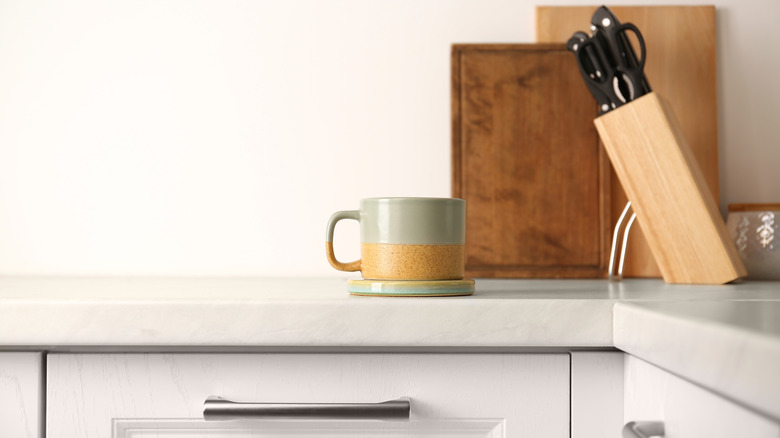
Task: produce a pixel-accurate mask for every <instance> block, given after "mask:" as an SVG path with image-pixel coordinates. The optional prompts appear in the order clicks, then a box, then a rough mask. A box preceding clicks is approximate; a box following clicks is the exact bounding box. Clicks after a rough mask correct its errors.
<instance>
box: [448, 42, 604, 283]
mask: <svg viewBox="0 0 780 438" xmlns="http://www.w3.org/2000/svg"><path fill="white" fill-rule="evenodd" d="M597 115H598V111H597V109H596V107H595V105H593V99H592V97H591V96H590V94H589V92H588V91H587V89H586V87H585V86H584V85H583V83H582V78H581V77H580V75H579V71H578V69H577V64H576V61H575V59H574V57H573V56H572V55H571V53H569V52H568V51H566V49H565V47H564V45H563V44H505V45H478V44H474V45H468V44H466V45H454V46H453V47H452V160H453V162H452V172H453V173H452V194H453V196H454V197H460V198H464V199H466V200H467V213H466V215H467V220H466V227H467V228H466V276H468V277H514V278H600V277H604V276H605V275H606V264H607V262H608V241H609V238H608V236H607V234H608V232H609V231H608V230H609V211H608V208H609V173H608V160H607V158H606V154H605V153H604V151H603V148H601V147H600V146H599V140H598V134H597V133H596V132H595V130H594V129H593V123H592V121H593V119H594V118H595V117H596V116H597Z"/></svg>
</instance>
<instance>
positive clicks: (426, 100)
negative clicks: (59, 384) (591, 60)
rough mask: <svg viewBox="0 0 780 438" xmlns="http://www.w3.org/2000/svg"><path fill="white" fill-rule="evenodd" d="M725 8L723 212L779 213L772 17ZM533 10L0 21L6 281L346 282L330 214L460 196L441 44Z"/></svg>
mask: <svg viewBox="0 0 780 438" xmlns="http://www.w3.org/2000/svg"><path fill="white" fill-rule="evenodd" d="M694 3H695V4H711V3H713V1H705V2H698V1H695V2H694V1H685V2H679V1H674V0H664V1H663V2H662V4H694ZM714 3H715V4H716V6H717V7H718V12H717V13H718V26H719V27H718V32H719V40H718V56H719V60H718V64H719V71H718V74H719V98H720V129H721V132H720V140H721V144H720V160H721V161H720V165H721V193H722V197H721V203H722V205H724V206H725V205H726V204H727V203H730V202H779V201H780V172H779V171H778V170H780V49H778V48H779V47H780V32H778V30H777V23H778V21H780V1H777V0H718V1H715V2H714ZM536 4H538V3H537V2H535V1H532V0H397V1H389V0H384V1H369V0H330V1H320V0H296V1H281V0H280V1H240V0H239V1H217V0H213V1H197V0H195V1H192V0H168V1H151V0H146V1H144V0H141V1H136V0H123V1H118V0H107V1H98V0H94V1H90V0H72V1H63V2H57V1H22V0H18V1H0V274H75V275H81V274H153V275H340V274H339V273H338V272H336V271H334V270H332V269H331V268H330V266H329V265H328V264H327V262H326V261H325V256H324V228H325V223H326V220H327V219H328V217H329V216H330V214H331V213H332V212H334V211H336V210H342V209H353V208H356V207H357V204H358V200H359V199H360V198H362V197H371V196H449V193H450V106H449V105H450V103H449V84H450V70H449V56H450V45H451V44H452V43H455V42H533V40H534V34H535V29H534V6H535V5H536ZM543 4H562V5H563V4H594V2H591V1H579V0H566V1H560V2H559V1H546V2H543ZM621 4H652V2H651V1H649V0H645V1H624V2H621ZM583 27H585V26H584V25H583ZM573 30H576V29H573ZM682 43H684V42H681V44H682ZM336 240H337V243H336V248H337V252H338V254H339V256H340V258H343V259H349V258H357V255H358V252H359V251H358V247H357V245H358V244H357V227H356V226H353V225H340V226H339V229H338V232H337V236H336Z"/></svg>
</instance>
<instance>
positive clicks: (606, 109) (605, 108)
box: [601, 103, 609, 112]
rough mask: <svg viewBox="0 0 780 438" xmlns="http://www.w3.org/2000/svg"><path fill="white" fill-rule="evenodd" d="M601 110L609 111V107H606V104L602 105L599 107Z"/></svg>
mask: <svg viewBox="0 0 780 438" xmlns="http://www.w3.org/2000/svg"><path fill="white" fill-rule="evenodd" d="M601 110H602V111H604V112H607V111H609V105H607V104H606V103H605V104H604V105H601Z"/></svg>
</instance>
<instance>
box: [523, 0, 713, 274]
mask: <svg viewBox="0 0 780 438" xmlns="http://www.w3.org/2000/svg"><path fill="white" fill-rule="evenodd" d="M597 7H598V6H573V7H569V6H565V7H558V6H539V7H537V9H536V39H537V41H538V42H540V43H555V42H557V43H565V42H566V41H567V40H568V39H569V38H570V37H571V35H572V34H573V33H574V32H575V31H578V30H582V31H585V32H588V33H590V29H589V27H590V19H591V16H592V15H593V12H594V11H595V10H596V8H597ZM610 9H611V10H612V12H614V13H615V15H616V16H617V17H618V18H619V19H620V21H621V22H623V23H626V22H631V23H634V24H635V25H636V26H637V27H638V28H639V30H640V31H641V32H642V35H643V36H644V39H645V43H646V45H647V61H646V62H647V63H646V65H645V71H646V74H647V77H648V80H649V82H650V86H651V87H652V89H653V90H654V91H657V92H658V93H659V94H661V95H663V96H666V97H667V98H668V99H669V100H670V102H671V106H672V110H673V112H674V114H675V116H676V118H677V120H678V121H679V124H680V128H681V131H682V133H683V135H684V136H685V139H686V140H687V142H688V145H689V146H690V148H691V150H692V152H693V155H694V157H695V158H696V161H697V162H698V164H699V167H700V168H701V171H702V174H703V176H704V180H705V181H706V183H707V186H708V187H709V190H710V191H711V192H712V194H713V196H714V198H715V200H716V201H717V200H719V199H720V198H719V196H718V109H717V103H718V102H717V90H716V85H717V83H716V66H715V7H714V6H648V7H640V6H625V7H623V6H621V7H618V6H615V7H610ZM582 87H583V88H585V85H584V83H583V84H582ZM590 99H591V101H592V102H593V104H594V105H595V101H594V100H593V98H592V97H590ZM592 129H593V131H594V132H595V127H594V128H592ZM611 187H612V193H611V196H610V198H611V206H610V211H611V216H612V218H617V217H618V216H619V215H620V212H621V210H622V209H623V206H624V205H625V203H626V195H625V193H624V191H623V189H622V186H621V185H620V182H619V181H618V179H617V176H616V174H615V173H614V171H613V172H611ZM637 225H639V227H637ZM611 226H614V224H611ZM641 227H642V224H641V222H640V221H637V223H636V224H634V227H633V228H632V229H631V237H630V239H629V244H628V250H627V253H626V262H625V263H626V264H625V268H624V269H625V270H624V276H627V277H659V276H660V271H659V269H658V266H657V264H656V262H655V260H654V259H653V256H652V254H651V252H650V248H649V246H648V244H647V241H646V239H645V237H644V235H642V233H641V231H640V230H641ZM608 238H609V239H611V236H610V237H608Z"/></svg>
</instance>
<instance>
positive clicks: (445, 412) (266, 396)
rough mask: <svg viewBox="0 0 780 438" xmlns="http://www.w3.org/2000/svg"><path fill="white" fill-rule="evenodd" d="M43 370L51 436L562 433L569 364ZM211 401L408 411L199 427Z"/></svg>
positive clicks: (127, 362) (378, 360) (559, 358)
mask: <svg viewBox="0 0 780 438" xmlns="http://www.w3.org/2000/svg"><path fill="white" fill-rule="evenodd" d="M47 367H48V380H47V408H46V409H47V436H48V437H50V438H60V437H62V438H69V437H74V438H75V437H80V438H83V437H88V438H93V437H94V438H97V437H110V436H117V437H119V436H121V437H142V436H155V437H158V436H159V437H162V436H176V437H183V436H198V437H212V436H215V437H216V436H231V437H236V436H255V437H261V436H262V437H264V436H273V435H276V434H282V433H284V434H285V435H286V436H307V437H308V436H318V435H329V436H336V435H338V436H342V435H347V436H351V435H360V436H372V435H373V434H374V432H376V434H377V435H380V434H381V435H382V436H383V437H389V436H399V437H400V436H448V435H450V436H451V435H452V433H451V432H454V431H457V432H458V435H459V436H464V437H470V436H475V437H476V436H490V437H503V436H507V437H520V436H536V437H567V436H568V434H569V356H568V355H567V354H363V353H360V354H320V353H317V354H297V353H296V354H51V355H49V359H48V362H47ZM209 396H220V397H223V398H226V399H230V400H235V401H254V402H274V403H376V402H380V401H385V400H392V399H396V398H399V397H409V398H410V399H411V405H412V408H411V414H410V421H401V422H397V421H395V422H392V421H391V422H388V421H370V420H368V421H367V420H358V421H342V420H339V421H334V420H324V421H321V420H304V421H281V420H266V421H259V422H258V421H249V422H247V421H224V422H211V421H208V422H207V421H204V420H203V403H204V401H205V400H206V398H207V397H209ZM274 431H275V432H274ZM448 431H449V432H448Z"/></svg>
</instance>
